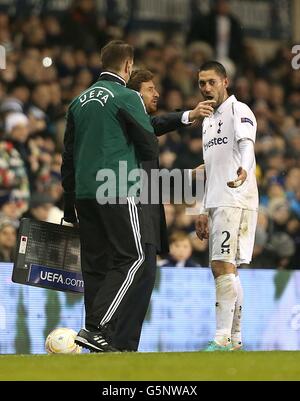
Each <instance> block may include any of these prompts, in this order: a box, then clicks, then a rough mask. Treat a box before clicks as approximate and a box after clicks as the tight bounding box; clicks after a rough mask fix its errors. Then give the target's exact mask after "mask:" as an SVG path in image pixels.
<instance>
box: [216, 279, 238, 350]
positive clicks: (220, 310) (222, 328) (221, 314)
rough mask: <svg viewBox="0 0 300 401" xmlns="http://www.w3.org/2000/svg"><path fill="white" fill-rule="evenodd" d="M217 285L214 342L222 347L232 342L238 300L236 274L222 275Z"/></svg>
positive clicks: (217, 280)
mask: <svg viewBox="0 0 300 401" xmlns="http://www.w3.org/2000/svg"><path fill="white" fill-rule="evenodd" d="M215 285H216V335H215V338H214V340H215V341H216V342H217V343H218V344H220V345H226V344H228V343H230V341H231V328H232V321H233V315H234V306H235V303H236V299H237V288H236V279H235V274H233V273H229V274H222V275H221V276H219V277H217V278H216V279H215Z"/></svg>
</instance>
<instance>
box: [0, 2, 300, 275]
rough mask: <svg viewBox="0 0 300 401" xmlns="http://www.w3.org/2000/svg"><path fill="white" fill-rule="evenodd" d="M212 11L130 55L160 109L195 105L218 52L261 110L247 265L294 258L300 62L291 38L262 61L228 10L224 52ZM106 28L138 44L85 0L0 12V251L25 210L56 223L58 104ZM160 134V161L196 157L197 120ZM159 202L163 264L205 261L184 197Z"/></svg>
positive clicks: (79, 83)
mask: <svg viewBox="0 0 300 401" xmlns="http://www.w3.org/2000/svg"><path fill="white" fill-rule="evenodd" d="M221 11H222V10H221ZM222 12H224V13H225V14H226V13H229V11H228V10H223V11H222ZM214 13H215V15H214V14H213V13H212V14H211V15H209V17H208V19H207V20H206V21H203V20H199V19H197V16H194V18H193V20H192V22H191V27H190V29H189V30H188V31H187V34H186V38H185V40H183V41H182V42H180V41H174V40H172V38H168V39H166V40H165V41H164V42H163V43H158V42H155V41H148V42H147V43H146V44H145V45H143V46H138V47H136V55H135V66H136V67H137V68H139V67H142V68H147V69H149V70H151V71H152V72H153V73H154V74H155V83H156V87H157V90H158V91H159V93H160V99H159V110H158V112H159V113H164V112H170V111H174V110H189V109H191V108H193V107H194V106H195V105H196V104H197V103H198V102H199V101H200V100H201V96H200V92H199V89H198V83H197V70H198V68H199V66H200V65H201V64H202V63H203V62H204V61H207V60H210V59H214V58H215V57H218V59H219V61H221V62H223V63H224V65H225V67H226V68H227V71H228V74H229V77H230V93H234V94H235V96H236V97H237V99H238V100H240V101H242V102H245V103H247V104H248V105H249V106H250V107H251V109H252V110H253V112H254V113H255V115H256V118H257V140H256V145H255V150H256V160H257V180H258V184H259V192H260V208H259V217H258V226H257V232H256V238H255V247H254V255H253V262H252V264H251V267H256V268H271V267H277V268H279V269H285V268H299V267H300V266H299V260H300V70H293V69H292V67H291V58H292V56H293V55H292V53H291V47H290V45H289V44H282V45H281V46H280V47H279V48H278V50H277V51H276V53H275V54H274V55H273V57H271V58H270V59H267V60H266V61H264V62H263V63H262V62H261V61H260V59H259V58H258V55H257V50H256V48H255V47H253V46H251V45H250V44H249V43H247V41H245V40H244V41H243V37H242V31H241V30H240V28H239V25H238V23H237V21H236V20H235V19H234V18H233V16H230V14H228V15H229V16H230V18H229V21H230V23H231V24H232V27H233V28H232V31H231V32H234V35H233V36H232V37H231V38H228V40H229V43H230V47H229V50H228V54H227V55H224V54H222V46H221V45H222V44H220V43H218V42H216V36H215V35H214V32H213V30H212V29H210V34H209V35H207V32H208V31H207V30H206V29H204V28H205V26H206V25H205V24H208V25H207V26H209V27H210V28H211V27H212V26H213V24H214V23H215V22H214V21H215V19H214V17H215V16H216V13H217V11H216V10H214ZM201 27H202V28H201ZM197 28H198V29H197ZM113 38H118V39H119V38H122V39H124V40H126V41H129V42H130V43H132V44H134V45H136V38H137V35H136V34H133V33H132V32H130V31H128V30H127V31H126V32H123V31H122V29H120V28H119V27H115V26H110V25H109V24H108V22H107V21H105V20H103V19H102V20H101V21H98V20H97V17H96V14H95V13H94V12H93V2H92V1H83V2H82V1H81V2H79V5H78V6H77V7H76V8H72V9H70V10H69V11H68V12H67V13H65V14H64V16H63V17H62V18H57V17H54V16H50V15H48V16H46V17H38V16H29V17H27V18H23V19H15V20H14V19H10V18H9V17H8V16H7V15H5V14H0V44H4V45H5V47H6V50H7V54H6V68H5V69H4V70H1V71H0V123H1V126H0V132H1V135H0V261H11V260H13V257H14V252H15V245H16V233H17V229H18V226H19V222H20V219H21V218H22V217H32V218H36V219H39V220H45V221H52V222H56V223H59V222H60V219H61V217H62V214H63V213H62V188H61V184H60V166H61V153H62V149H63V135H64V128H65V113H66V110H67V107H68V104H69V103H70V101H71V100H72V99H73V98H74V97H75V96H77V95H78V94H79V93H81V92H82V91H84V90H85V89H86V88H87V87H88V86H90V85H91V84H92V83H93V82H95V81H96V80H97V78H98V76H99V74H100V72H101V66H100V62H99V50H100V48H101V46H102V45H103V44H104V43H106V42H107V41H108V40H109V39H113ZM212 38H213V40H212ZM218 52H219V54H217V53H218ZM225 56H226V57H225ZM159 143H160V165H161V167H162V168H167V169H172V168H177V167H178V168H180V169H185V168H194V167H196V166H198V165H200V164H202V163H203V155H202V139H201V126H197V127H191V128H184V129H181V130H178V131H174V132H171V133H169V134H167V135H164V136H162V137H160V138H159ZM165 209H166V217H167V224H168V229H169V233H170V238H171V253H170V255H169V256H166V260H162V261H161V262H160V264H161V265H163V266H164V265H173V266H178V267H184V266H188V265H189V266H207V265H208V244H207V241H200V240H199V239H198V238H197V237H196V234H195V227H194V221H195V216H191V215H188V214H186V213H185V206H184V205H165Z"/></svg>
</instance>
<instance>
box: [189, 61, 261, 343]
mask: <svg viewBox="0 0 300 401" xmlns="http://www.w3.org/2000/svg"><path fill="white" fill-rule="evenodd" d="M227 86H228V78H227V74H226V70H225V69H224V67H223V65H222V64H220V63H218V62H216V61H210V62H207V63H205V64H204V65H203V66H202V67H201V68H200V71H199V87H200V90H201V93H202V95H203V96H204V98H205V99H206V100H212V101H213V100H214V101H215V103H214V105H213V109H214V110H213V112H212V114H211V116H210V117H206V118H205V119H204V120H203V126H202V135H203V136H202V140H203V157H204V163H205V172H206V184H205V195H204V199H203V208H202V211H201V213H200V216H199V217H198V219H197V222H196V231H197V235H198V237H199V238H200V239H204V238H209V250H210V264H211V268H212V272H213V275H214V278H215V285H216V334H215V338H214V340H213V341H212V342H211V343H210V344H209V346H208V347H207V349H206V350H207V351H216V350H221V351H229V350H237V349H241V347H242V338H241V315H242V303H243V290H242V286H241V282H240V279H239V276H238V272H237V267H238V266H239V265H241V264H249V263H250V261H251V258H252V252H253V246H254V238H255V230H256V223H257V209H258V190H257V183H256V177H255V169H256V164H255V155H254V143H255V137H256V119H255V116H254V114H253V113H252V111H251V110H250V108H249V107H248V106H247V105H246V104H245V103H242V102H239V101H238V100H237V99H236V98H235V96H234V95H231V96H229V95H228V93H227Z"/></svg>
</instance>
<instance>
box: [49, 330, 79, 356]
mask: <svg viewBox="0 0 300 401" xmlns="http://www.w3.org/2000/svg"><path fill="white" fill-rule="evenodd" d="M76 335H77V333H76V332H75V331H74V330H72V329H68V328H66V327H61V328H58V329H55V330H52V331H51V333H49V335H48V337H47V338H46V342H45V348H46V351H47V353H48V354H79V353H80V352H81V347H79V345H77V344H75V337H76Z"/></svg>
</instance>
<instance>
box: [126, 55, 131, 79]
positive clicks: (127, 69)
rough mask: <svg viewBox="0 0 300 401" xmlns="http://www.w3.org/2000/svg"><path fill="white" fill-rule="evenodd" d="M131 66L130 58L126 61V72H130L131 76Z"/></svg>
mask: <svg viewBox="0 0 300 401" xmlns="http://www.w3.org/2000/svg"><path fill="white" fill-rule="evenodd" d="M130 67H131V60H130V59H129V58H128V59H127V60H126V61H125V73H126V74H128V75H129V76H130V75H131V74H130Z"/></svg>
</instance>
